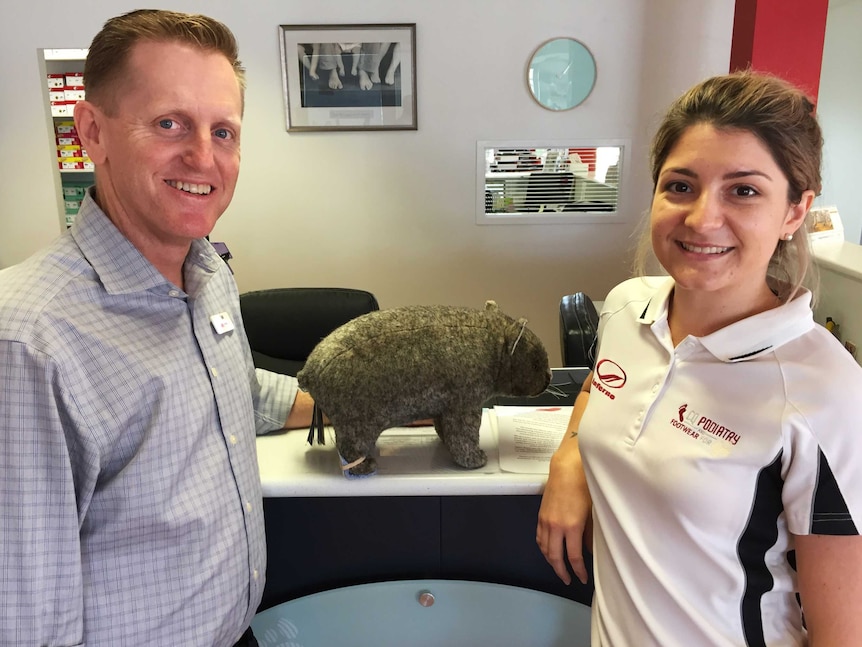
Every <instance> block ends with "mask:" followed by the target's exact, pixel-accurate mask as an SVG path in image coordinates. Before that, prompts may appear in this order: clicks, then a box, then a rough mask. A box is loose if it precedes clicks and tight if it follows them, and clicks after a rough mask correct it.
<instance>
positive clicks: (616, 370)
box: [596, 359, 626, 389]
mask: <svg viewBox="0 0 862 647" xmlns="http://www.w3.org/2000/svg"><path fill="white" fill-rule="evenodd" d="M596 377H597V378H599V380H601V382H602V384H604V385H605V386H606V387H608V388H609V389H621V388H622V387H623V385H624V384H625V383H626V372H625V371H624V370H623V369H622V367H621V366H620V365H619V364H617V363H616V362H612V361H611V360H609V359H603V360H602V361H601V362H599V363H598V364H597V365H596Z"/></svg>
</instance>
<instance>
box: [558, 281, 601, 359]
mask: <svg viewBox="0 0 862 647" xmlns="http://www.w3.org/2000/svg"><path fill="white" fill-rule="evenodd" d="M598 326H599V315H598V313H597V312H596V306H595V305H593V302H592V301H591V300H590V297H588V296H587V295H586V294H584V293H583V292H575V293H574V294H567V295H566V296H564V297H563V298H562V299H560V344H561V347H562V353H563V364H564V365H565V366H587V367H589V368H592V367H593V364H594V363H595V361H596V358H595V352H596V334H597V333H598Z"/></svg>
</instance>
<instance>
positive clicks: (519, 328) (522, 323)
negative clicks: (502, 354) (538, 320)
mask: <svg viewBox="0 0 862 647" xmlns="http://www.w3.org/2000/svg"><path fill="white" fill-rule="evenodd" d="M526 329H527V320H526V319H524V317H521V318H520V319H518V321H517V322H516V324H515V331H516V335H517V336H516V337H515V341H513V342H512V346H511V347H510V348H509V355H514V354H515V348H517V347H518V342H519V341H521V337H523V336H524V331H525V330H526Z"/></svg>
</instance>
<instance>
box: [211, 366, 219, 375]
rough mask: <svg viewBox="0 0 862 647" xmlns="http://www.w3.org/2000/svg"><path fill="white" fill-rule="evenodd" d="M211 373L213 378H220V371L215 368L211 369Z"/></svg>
mask: <svg viewBox="0 0 862 647" xmlns="http://www.w3.org/2000/svg"><path fill="white" fill-rule="evenodd" d="M210 373H212V374H213V377H218V369H217V368H216V367H215V366H211V367H210Z"/></svg>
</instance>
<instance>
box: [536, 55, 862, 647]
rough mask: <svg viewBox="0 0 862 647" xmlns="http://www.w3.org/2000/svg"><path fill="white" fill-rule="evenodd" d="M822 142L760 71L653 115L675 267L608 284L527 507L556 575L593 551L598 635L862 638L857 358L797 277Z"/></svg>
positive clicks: (657, 239)
mask: <svg viewBox="0 0 862 647" xmlns="http://www.w3.org/2000/svg"><path fill="white" fill-rule="evenodd" d="M821 148H822V135H821V131H820V128H819V126H818V124H817V121H816V118H815V117H814V116H813V106H812V104H811V103H810V102H809V101H808V100H807V99H806V98H805V97H804V95H803V94H802V93H800V92H799V91H798V90H796V89H795V88H793V87H792V86H790V85H788V84H787V83H785V82H783V81H781V80H778V79H776V78H773V77H770V76H767V75H762V74H757V73H753V72H741V73H735V74H730V75H726V76H720V77H715V78H712V79H709V80H707V81H705V82H703V83H701V84H699V85H697V86H695V87H694V88H692V89H691V90H690V91H688V92H687V93H686V94H684V95H683V96H682V97H680V98H679V99H678V100H677V101H676V102H675V103H674V104H673V105H672V106H671V108H670V110H669V112H668V113H667V115H666V116H665V119H664V121H663V123H662V125H661V127H660V128H659V131H658V133H657V135H656V137H655V139H654V142H653V148H652V154H651V162H652V178H653V182H654V187H655V188H654V194H653V201H652V207H651V212H650V227H649V232H648V233H649V239H648V242H651V247H652V250H653V252H654V253H655V256H656V258H657V259H658V261H659V262H660V263H661V265H662V266H663V267H664V269H665V270H666V271H667V273H668V274H669V275H670V276H669V277H667V278H661V279H659V278H657V279H649V280H647V279H644V278H635V279H631V280H629V281H626V282H624V283H622V284H621V285H619V286H617V287H616V288H614V289H613V290H612V291H611V293H610V294H609V295H608V297H607V299H606V300H605V302H604V307H603V309H602V314H601V319H600V323H599V347H598V352H597V355H596V357H597V361H596V366H595V369H594V371H593V373H592V374H591V376H590V377H589V378H588V379H587V381H586V382H585V386H584V389H583V391H582V393H581V394H580V395H579V396H578V400H577V402H576V404H575V408H574V411H573V415H572V419H571V422H570V424H569V428H568V431H567V433H566V435H565V437H564V439H563V441H562V442H561V444H560V447H559V449H558V450H557V452H556V453H555V455H554V457H553V459H552V461H551V468H550V474H549V478H548V483H547V486H546V488H545V493H544V495H543V499H542V507H541V510H540V512H539V523H538V528H537V543H538V544H539V547H540V549H541V550H542V552H543V554H544V555H545V558H546V559H547V560H548V562H549V563H550V564H551V565H552V566H553V567H554V570H555V571H556V572H557V574H558V575H559V576H560V577H561V578H562V579H563V580H564V581H566V582H567V583H568V582H569V581H570V576H569V574H568V572H567V571H566V561H567V559H568V561H569V562H570V563H571V565H572V567H573V569H574V571H575V574H576V575H577V576H578V577H579V579H581V580H582V581H583V580H585V579H586V570H585V569H584V563H583V560H582V557H581V546H582V542H583V545H585V546H587V547H588V548H590V549H591V550H592V552H593V560H594V562H593V563H594V579H595V597H594V600H593V621H592V636H593V637H592V641H593V645H594V646H595V645H601V646H604V647H606V646H613V647H621V646H636V647H645V646H647V645H660V646H661V647H671V646H673V645H680V646H686V647H689V646H692V645H697V646H698V647H702V646H704V645H816V646H817V647H823V646H824V645H841V646H843V647H846V646H848V645H852V644H860V641H862V620H860V618H862V614H860V613H859V608H860V604H862V539H860V538H859V535H858V530H859V528H860V527H862V469H860V468H859V467H857V464H858V463H859V460H860V457H862V433H860V430H859V423H858V422H857V420H858V414H857V406H858V405H857V403H856V402H855V401H854V399H855V398H858V396H859V394H860V393H862V369H860V367H859V365H858V364H856V362H855V361H854V360H853V359H852V357H851V356H850V354H849V353H847V351H845V350H844V349H843V347H842V346H841V345H840V343H838V342H837V340H836V339H835V338H834V337H833V336H832V335H831V334H829V333H828V332H827V331H826V330H825V329H823V328H822V327H821V326H819V325H816V324H815V323H814V321H813V317H812V312H811V299H812V294H811V292H810V291H809V290H808V289H806V288H804V287H803V282H804V281H805V279H806V276H807V275H808V274H809V269H810V268H809V263H810V257H809V253H808V247H807V244H808V243H807V239H806V236H805V233H804V231H805V230H804V228H803V224H804V220H805V217H806V214H807V213H808V209H809V207H810V206H811V203H812V201H813V199H814V196H815V194H816V193H818V192H819V190H820V160H821ZM800 229H801V231H800ZM797 232H799V233H798V234H797ZM581 453H582V454H583V464H582V463H581ZM588 490H589V492H588ZM564 542H565V544H564ZM564 552H565V553H566V554H565V555H564ZM797 594H798V596H799V597H797ZM800 599H801V605H802V608H803V609H804V617H803V613H802V611H801V610H800V604H799V600H800Z"/></svg>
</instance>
